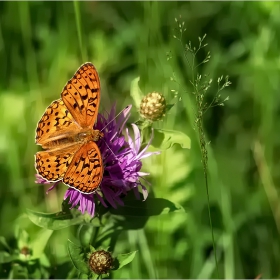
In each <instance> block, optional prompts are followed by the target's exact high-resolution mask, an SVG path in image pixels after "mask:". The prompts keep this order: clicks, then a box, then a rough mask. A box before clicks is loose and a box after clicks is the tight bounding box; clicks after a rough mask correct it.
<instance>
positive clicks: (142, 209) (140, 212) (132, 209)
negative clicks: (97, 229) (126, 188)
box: [110, 194, 185, 217]
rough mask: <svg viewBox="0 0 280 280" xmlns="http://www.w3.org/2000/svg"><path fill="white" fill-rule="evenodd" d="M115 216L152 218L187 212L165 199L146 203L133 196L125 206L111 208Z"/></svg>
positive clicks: (127, 200)
mask: <svg viewBox="0 0 280 280" xmlns="http://www.w3.org/2000/svg"><path fill="white" fill-rule="evenodd" d="M110 212H111V213H112V214H114V215H121V216H125V217H150V216H158V215H163V214H168V213H172V212H185V210H184V208H183V207H182V206H181V205H179V204H175V203H173V202H171V201H169V200H167V199H164V198H152V197H151V198H150V197H149V198H148V199H147V200H146V201H141V200H137V199H136V198H135V197H134V195H133V194H129V195H128V196H127V197H126V198H125V199H124V206H122V207H118V208H117V209H115V208H110Z"/></svg>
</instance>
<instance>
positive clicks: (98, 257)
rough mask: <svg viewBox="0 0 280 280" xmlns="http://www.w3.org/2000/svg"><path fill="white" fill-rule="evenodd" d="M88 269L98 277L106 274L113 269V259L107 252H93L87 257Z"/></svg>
mask: <svg viewBox="0 0 280 280" xmlns="http://www.w3.org/2000/svg"><path fill="white" fill-rule="evenodd" d="M89 267H90V269H91V270H92V271H93V272H94V273H96V274H98V275H100V274H106V273H108V272H109V270H110V269H112V268H113V258H112V256H111V254H110V253H109V252H107V251H104V250H99V251H95V252H93V253H92V254H91V255H90V257H89Z"/></svg>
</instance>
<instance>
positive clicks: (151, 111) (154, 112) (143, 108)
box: [140, 92, 166, 121]
mask: <svg viewBox="0 0 280 280" xmlns="http://www.w3.org/2000/svg"><path fill="white" fill-rule="evenodd" d="M165 112H166V100H165V98H164V96H163V95H162V94H161V93H158V92H151V93H148V94H147V95H146V96H144V97H143V98H142V100H141V104H140V114H141V115H142V117H143V118H145V119H148V120H150V121H158V120H160V119H162V117H164V116H165Z"/></svg>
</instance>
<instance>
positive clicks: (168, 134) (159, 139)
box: [153, 129, 191, 150]
mask: <svg viewBox="0 0 280 280" xmlns="http://www.w3.org/2000/svg"><path fill="white" fill-rule="evenodd" d="M174 144H179V145H181V147H182V148H183V149H190V148H191V140H190V138H189V136H188V135H186V134H184V133H183V132H181V131H176V130H166V129H154V139H153V146H154V147H156V148H158V149H161V150H167V149H169V148H171V147H172V146H173V145H174Z"/></svg>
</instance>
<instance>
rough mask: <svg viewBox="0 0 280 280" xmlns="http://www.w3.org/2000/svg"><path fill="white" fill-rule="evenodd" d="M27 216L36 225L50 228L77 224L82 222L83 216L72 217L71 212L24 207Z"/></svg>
mask: <svg viewBox="0 0 280 280" xmlns="http://www.w3.org/2000/svg"><path fill="white" fill-rule="evenodd" d="M26 211H27V215H28V218H29V219H30V220H31V221H32V222H33V223H34V224H35V225H37V226H39V227H42V228H46V229H50V230H59V229H62V228H67V227H69V226H72V225H77V224H80V223H82V222H83V220H84V219H83V216H82V215H80V216H77V217H73V215H72V214H71V213H65V212H58V213H52V214H48V213H41V212H35V211H32V210H30V209H26Z"/></svg>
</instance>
